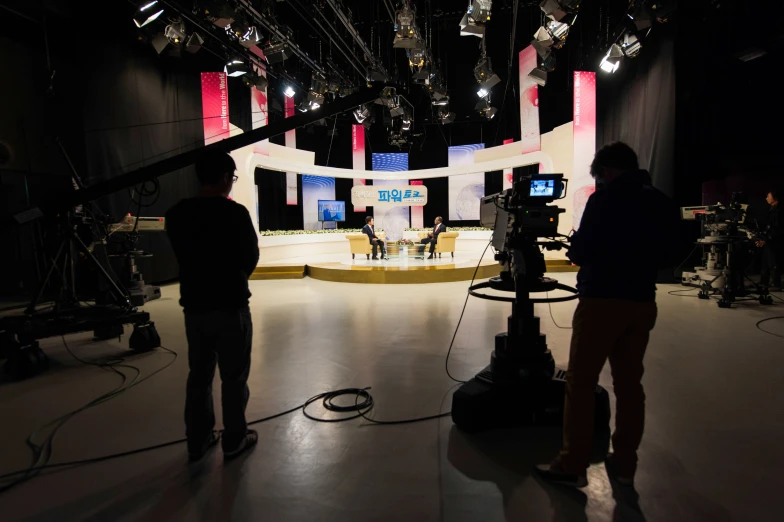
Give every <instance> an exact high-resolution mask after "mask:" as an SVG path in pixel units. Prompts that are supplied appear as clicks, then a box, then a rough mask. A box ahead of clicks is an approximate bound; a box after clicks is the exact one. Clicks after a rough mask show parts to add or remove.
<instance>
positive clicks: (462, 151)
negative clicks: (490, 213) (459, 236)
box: [448, 143, 485, 221]
mask: <svg viewBox="0 0 784 522" xmlns="http://www.w3.org/2000/svg"><path fill="white" fill-rule="evenodd" d="M484 148H485V145H484V143H477V144H475V145H459V146H457V147H449V156H448V164H449V166H450V167H456V166H458V165H470V164H472V163H473V162H474V151H475V150H479V149H484ZM484 195H485V174H484V172H478V173H476V174H462V175H459V176H450V177H449V220H450V221H459V220H469V219H470V220H478V219H479V200H480V199H481V198H482V197H484Z"/></svg>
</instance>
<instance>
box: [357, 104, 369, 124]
mask: <svg viewBox="0 0 784 522" xmlns="http://www.w3.org/2000/svg"><path fill="white" fill-rule="evenodd" d="M368 118H370V107H368V106H367V105H360V106H359V107H357V108H356V109H354V119H356V120H357V123H364V122H365V120H367V119H368Z"/></svg>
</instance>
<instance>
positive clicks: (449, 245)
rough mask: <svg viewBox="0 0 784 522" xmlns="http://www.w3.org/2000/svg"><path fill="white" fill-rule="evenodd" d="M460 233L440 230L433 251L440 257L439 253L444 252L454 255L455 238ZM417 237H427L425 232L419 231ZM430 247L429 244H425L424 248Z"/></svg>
mask: <svg viewBox="0 0 784 522" xmlns="http://www.w3.org/2000/svg"><path fill="white" fill-rule="evenodd" d="M459 235H460V232H441V233H440V234H438V242H437V243H436V249H435V253H436V254H438V257H441V254H445V253H447V252H450V253H451V254H452V257H455V243H456V241H455V239H456V238H457V237H458V236H459ZM417 236H419V239H425V238H426V237H427V232H419V233H418V234H417ZM428 248H430V247H429V246H427V245H425V250H427V249H428Z"/></svg>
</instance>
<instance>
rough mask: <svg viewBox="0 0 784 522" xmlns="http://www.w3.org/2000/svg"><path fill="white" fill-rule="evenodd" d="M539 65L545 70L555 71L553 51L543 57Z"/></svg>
mask: <svg viewBox="0 0 784 522" xmlns="http://www.w3.org/2000/svg"><path fill="white" fill-rule="evenodd" d="M539 66H540V68H541V69H542V70H543V71H546V72H553V71H554V70H555V55H554V54H552V53H551V54H549V55H548V56H547V58H543V59H542V60H541V61H540V62H539Z"/></svg>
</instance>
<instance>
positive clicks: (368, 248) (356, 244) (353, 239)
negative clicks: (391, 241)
mask: <svg viewBox="0 0 784 522" xmlns="http://www.w3.org/2000/svg"><path fill="white" fill-rule="evenodd" d="M376 236H378V238H379V239H384V238H385V237H387V235H386V233H384V232H378V233H377V234H376ZM346 239H348V244H349V247H350V248H351V259H354V256H355V255H357V254H365V255H366V256H367V258H368V259H370V254H371V252H373V246H372V245H371V244H370V238H368V237H367V234H346Z"/></svg>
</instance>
